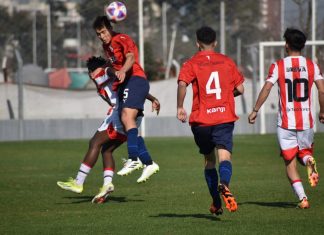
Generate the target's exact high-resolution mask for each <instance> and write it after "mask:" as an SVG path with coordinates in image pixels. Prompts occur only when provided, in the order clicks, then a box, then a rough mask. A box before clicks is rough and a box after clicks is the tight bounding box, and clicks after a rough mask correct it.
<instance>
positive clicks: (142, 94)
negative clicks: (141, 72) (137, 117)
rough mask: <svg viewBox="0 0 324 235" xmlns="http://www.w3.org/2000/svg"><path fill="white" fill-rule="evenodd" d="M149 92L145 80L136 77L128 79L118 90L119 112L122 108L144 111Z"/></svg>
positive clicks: (148, 86)
mask: <svg viewBox="0 0 324 235" xmlns="http://www.w3.org/2000/svg"><path fill="white" fill-rule="evenodd" d="M149 90H150V85H149V82H148V80H147V79H145V78H142V77H138V76H133V77H130V78H129V79H128V80H127V81H125V83H124V84H122V85H121V87H120V90H119V102H120V110H121V109H123V108H132V109H138V110H139V111H142V110H144V103H145V100H146V96H147V95H148V93H149Z"/></svg>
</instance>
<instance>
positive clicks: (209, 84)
mask: <svg viewBox="0 0 324 235" xmlns="http://www.w3.org/2000/svg"><path fill="white" fill-rule="evenodd" d="M213 82H214V87H215V88H212V84H213ZM221 92H222V89H221V88H220V84H219V76H218V72H217V71H215V72H212V73H211V74H210V76H209V78H208V81H207V84H206V93H207V95H210V94H216V100H220V99H221Z"/></svg>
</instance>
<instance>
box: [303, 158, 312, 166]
mask: <svg viewBox="0 0 324 235" xmlns="http://www.w3.org/2000/svg"><path fill="white" fill-rule="evenodd" d="M311 157H312V156H310V155H306V156H304V157H303V163H304V165H305V166H307V161H308V159H309V158H311Z"/></svg>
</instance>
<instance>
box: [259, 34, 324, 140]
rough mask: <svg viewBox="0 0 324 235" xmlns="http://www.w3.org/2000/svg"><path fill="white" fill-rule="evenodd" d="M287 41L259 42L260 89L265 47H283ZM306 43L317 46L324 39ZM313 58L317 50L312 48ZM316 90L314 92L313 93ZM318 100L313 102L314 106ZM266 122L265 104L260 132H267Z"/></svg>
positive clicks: (261, 112)
mask: <svg viewBox="0 0 324 235" xmlns="http://www.w3.org/2000/svg"><path fill="white" fill-rule="evenodd" d="M285 43H286V42H285V41H271V42H270V41H268V42H260V43H259V70H260V71H259V83H260V90H261V89H262V87H263V85H264V82H265V81H264V76H265V71H264V69H265V68H264V48H265V47H279V46H281V47H283V46H284V45H285ZM306 45H311V46H313V48H314V46H317V45H324V40H316V41H306ZM312 59H313V60H315V50H314V49H313V50H312ZM314 94H315V92H313V95H314ZM315 104H316V102H315V101H314V102H313V106H314V105H315ZM253 105H254V104H253ZM265 124H266V122H265V108H264V105H263V106H262V107H261V109H260V134H266V125H265Z"/></svg>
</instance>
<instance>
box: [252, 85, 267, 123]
mask: <svg viewBox="0 0 324 235" xmlns="http://www.w3.org/2000/svg"><path fill="white" fill-rule="evenodd" d="M272 87H273V84H272V83H271V82H266V83H265V84H264V86H263V87H262V89H261V91H260V94H259V96H258V99H257V101H256V103H255V105H254V108H253V110H252V112H251V113H250V115H249V117H248V119H249V123H250V124H254V123H255V120H256V118H257V115H258V111H259V109H260V108H261V106H262V105H263V103H264V102H265V101H266V100H267V98H268V96H269V94H270V91H271V89H272Z"/></svg>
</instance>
